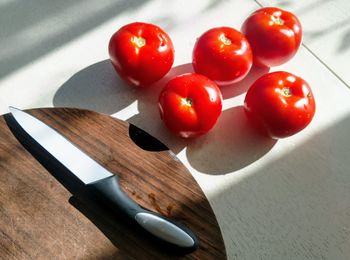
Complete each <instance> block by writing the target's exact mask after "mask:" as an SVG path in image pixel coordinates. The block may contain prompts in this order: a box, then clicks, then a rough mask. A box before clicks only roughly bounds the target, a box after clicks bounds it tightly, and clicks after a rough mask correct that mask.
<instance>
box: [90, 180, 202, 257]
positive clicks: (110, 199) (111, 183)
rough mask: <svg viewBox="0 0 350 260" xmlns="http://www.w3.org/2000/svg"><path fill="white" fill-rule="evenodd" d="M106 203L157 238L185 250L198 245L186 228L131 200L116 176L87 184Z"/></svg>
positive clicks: (193, 248)
mask: <svg viewBox="0 0 350 260" xmlns="http://www.w3.org/2000/svg"><path fill="white" fill-rule="evenodd" d="M87 186H88V187H89V188H90V189H92V190H93V191H94V192H96V193H97V194H98V195H99V196H100V197H101V198H102V199H103V200H104V201H105V202H106V203H107V204H108V205H110V206H111V207H116V208H117V209H119V210H121V211H122V212H123V213H124V214H125V215H126V216H127V217H129V218H130V219H131V220H132V221H133V222H135V223H137V224H138V225H139V226H141V227H142V228H143V229H145V230H147V231H148V232H149V233H151V234H152V235H154V236H156V237H157V238H159V239H161V240H163V241H165V242H167V243H170V244H172V245H174V246H177V247H180V248H184V249H187V250H190V251H192V250H195V249H196V248H197V247H198V240H197V238H196V236H195V235H194V234H193V233H192V231H190V230H189V229H188V228H186V227H184V226H182V225H181V224H178V223H176V222H174V221H171V220H169V219H167V218H165V217H164V216H161V215H159V214H157V213H154V212H151V211H149V210H146V209H144V208H142V207H140V205H138V204H137V203H136V202H135V201H134V200H132V199H131V198H130V197H129V196H128V195H127V194H126V193H125V192H124V191H123V190H122V189H121V187H120V185H119V181H118V177H117V176H115V175H114V176H111V177H107V178H104V179H102V180H99V181H97V182H93V183H90V184H88V185H87Z"/></svg>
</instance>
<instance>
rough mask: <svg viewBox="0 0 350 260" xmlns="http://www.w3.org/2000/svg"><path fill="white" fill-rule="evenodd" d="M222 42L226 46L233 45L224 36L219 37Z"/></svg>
mask: <svg viewBox="0 0 350 260" xmlns="http://www.w3.org/2000/svg"><path fill="white" fill-rule="evenodd" d="M219 39H220V41H221V42H222V43H223V44H225V45H231V43H232V42H231V40H230V39H229V38H227V37H226V36H225V35H224V34H221V35H220V37H219Z"/></svg>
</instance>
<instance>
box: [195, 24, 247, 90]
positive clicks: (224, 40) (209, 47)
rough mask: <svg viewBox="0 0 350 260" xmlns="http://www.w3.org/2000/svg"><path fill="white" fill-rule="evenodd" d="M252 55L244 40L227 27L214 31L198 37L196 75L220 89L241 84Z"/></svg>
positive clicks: (214, 29) (242, 36)
mask: <svg viewBox="0 0 350 260" xmlns="http://www.w3.org/2000/svg"><path fill="white" fill-rule="evenodd" d="M252 60H253V57H252V51H251V49H250V45H249V43H248V41H247V39H246V38H245V37H244V35H243V34H242V33H240V32H239V31H237V30H235V29H233V28H230V27H218V28H213V29H211V30H209V31H207V32H205V33H204V34H203V35H202V36H200V37H199V38H198V40H197V42H196V44H195V46H194V49H193V55H192V62H193V68H194V70H195V72H197V73H200V74H203V75H205V76H207V77H208V78H210V79H211V80H214V81H215V82H216V83H217V84H219V85H227V84H231V83H235V82H238V81H240V80H242V79H243V78H244V77H245V76H246V75H247V74H248V72H249V70H250V68H251V66H252Z"/></svg>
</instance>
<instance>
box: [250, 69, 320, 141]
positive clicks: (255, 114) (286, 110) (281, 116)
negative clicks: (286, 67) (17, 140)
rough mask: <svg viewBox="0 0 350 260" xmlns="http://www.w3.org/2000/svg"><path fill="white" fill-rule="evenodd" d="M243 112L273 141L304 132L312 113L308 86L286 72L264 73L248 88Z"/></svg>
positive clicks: (313, 109) (311, 98) (303, 81)
mask: <svg viewBox="0 0 350 260" xmlns="http://www.w3.org/2000/svg"><path fill="white" fill-rule="evenodd" d="M244 109H245V111H246V114H247V115H248V117H249V118H250V119H251V120H252V122H253V123H254V124H255V125H256V126H258V127H259V129H263V130H264V131H265V133H266V134H268V135H269V136H270V137H272V138H274V139H278V138H284V137H288V136H291V135H294V134H296V133H298V132H299V131H301V130H302V129H304V128H305V127H306V126H307V125H308V124H309V123H310V122H311V120H312V118H313V116H314V114H315V109H316V105H315V99H314V96H313V94H312V91H311V88H310V86H309V85H308V83H307V82H306V81H305V80H303V79H302V78H300V77H297V76H295V75H293V74H291V73H289V72H284V71H278V72H272V73H269V74H265V75H264V76H262V77H260V78H259V79H258V80H256V81H255V82H254V83H253V85H252V86H251V87H250V88H249V89H248V91H247V94H246V97H245V100H244Z"/></svg>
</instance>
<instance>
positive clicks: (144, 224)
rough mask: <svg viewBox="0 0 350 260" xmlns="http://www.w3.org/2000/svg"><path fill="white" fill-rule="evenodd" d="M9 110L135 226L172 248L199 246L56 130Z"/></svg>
mask: <svg viewBox="0 0 350 260" xmlns="http://www.w3.org/2000/svg"><path fill="white" fill-rule="evenodd" d="M9 110H10V112H11V114H12V116H13V118H14V119H15V120H16V121H17V123H18V124H19V125H20V126H21V127H22V129H23V130H24V131H25V132H26V133H27V134H28V135H30V136H31V137H32V138H33V139H34V140H35V141H36V142H37V143H38V144H39V145H40V146H41V147H42V148H44V149H45V150H46V151H47V152H48V153H49V154H51V155H52V156H53V157H54V158H55V159H56V160H58V161H59V162H60V163H61V164H63V165H64V166H65V167H66V168H67V169H68V170H69V171H70V172H71V173H73V174H74V175H75V176H77V177H78V178H79V179H80V180H81V181H82V182H83V183H84V184H85V186H86V187H88V188H90V189H91V190H93V191H94V192H95V194H96V195H98V196H99V197H100V198H101V199H103V201H104V202H106V203H107V204H108V205H109V206H110V207H111V208H115V209H117V210H118V211H121V212H122V213H123V214H124V215H125V216H126V217H127V218H129V219H130V220H131V221H132V222H133V223H135V224H136V225H138V226H139V227H141V228H143V229H144V230H146V231H147V232H148V233H149V234H151V235H153V236H154V237H156V238H158V239H160V240H161V241H163V242H165V243H168V244H169V245H172V246H175V247H176V248H180V249H181V248H183V249H185V250H186V251H193V250H195V249H196V248H197V247H198V240H197V238H196V236H195V235H194V234H193V233H192V231H191V230H190V229H188V228H187V227H185V226H183V225H181V224H179V223H176V222H174V221H172V220H170V219H167V218H165V217H164V216H162V215H160V214H158V213H155V212H152V211H150V210H147V209H145V208H143V207H141V206H140V205H138V204H137V203H136V202H135V201H134V200H132V199H131V198H130V197H129V196H128V195H127V194H126V193H125V192H124V191H123V190H122V188H121V186H120V185H119V180H118V176H117V175H115V174H113V173H111V172H110V171H108V170H107V169H106V168H104V167H103V166H101V165H100V164H99V163H97V162H96V161H95V160H93V159H92V158H91V157H89V156H88V155H87V154H86V153H84V152H83V151H82V150H80V149H79V148H78V147H77V146H76V145H74V144H73V143H72V142H70V141H69V140H68V139H66V138H65V137H64V136H63V135H61V134H60V133H58V132H57V131H56V130H55V129H53V128H51V127H50V126H48V125H46V124H45V123H44V122H42V121H40V120H39V119H37V118H35V117H34V116H32V115H30V114H28V113H26V112H24V111H22V110H20V109H18V108H15V107H9Z"/></svg>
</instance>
